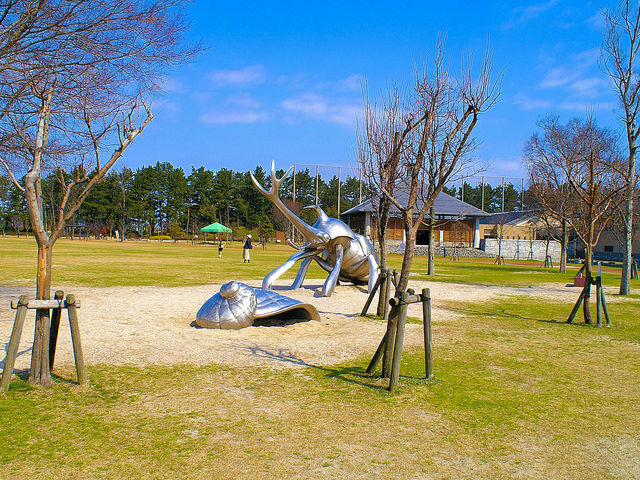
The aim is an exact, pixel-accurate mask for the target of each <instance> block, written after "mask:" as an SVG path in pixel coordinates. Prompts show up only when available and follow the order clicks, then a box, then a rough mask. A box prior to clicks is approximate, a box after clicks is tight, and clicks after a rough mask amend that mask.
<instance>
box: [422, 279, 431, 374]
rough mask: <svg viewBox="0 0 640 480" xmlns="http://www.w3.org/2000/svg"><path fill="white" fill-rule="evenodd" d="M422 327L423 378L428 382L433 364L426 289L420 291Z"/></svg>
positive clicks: (429, 293) (429, 296)
mask: <svg viewBox="0 0 640 480" xmlns="http://www.w3.org/2000/svg"><path fill="white" fill-rule="evenodd" d="M422 326H423V331H424V370H425V378H426V379H427V380H430V379H431V376H432V375H433V363H432V343H431V292H430V290H429V289H428V288H423V289H422Z"/></svg>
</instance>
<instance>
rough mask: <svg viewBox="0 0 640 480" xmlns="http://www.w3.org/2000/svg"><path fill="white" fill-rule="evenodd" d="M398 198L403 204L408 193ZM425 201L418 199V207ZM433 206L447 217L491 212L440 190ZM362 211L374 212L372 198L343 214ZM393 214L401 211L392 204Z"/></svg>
mask: <svg viewBox="0 0 640 480" xmlns="http://www.w3.org/2000/svg"><path fill="white" fill-rule="evenodd" d="M396 198H397V200H398V201H399V202H400V203H401V204H402V203H406V201H407V198H408V193H407V192H405V191H400V192H398V193H397V196H396ZM422 205H423V203H422V202H421V201H420V200H418V201H417V202H416V209H418V210H419V209H420V208H422ZM433 207H434V211H435V214H436V215H440V216H447V217H486V216H488V215H489V214H488V213H486V212H483V211H482V210H480V209H479V208H476V207H474V206H473V205H470V204H468V203H466V202H463V201H462V200H459V199H457V198H455V197H452V196H451V195H448V194H446V193H444V192H440V193H439V194H438V196H437V197H436V199H435V201H434V202H433ZM361 212H370V213H374V212H375V209H374V208H373V205H372V203H371V200H367V201H365V202H362V203H361V204H360V205H356V206H355V207H353V208H350V209H349V210H347V211H346V212H343V213H342V215H352V214H354V213H361ZM390 213H391V215H398V214H399V213H400V211H399V210H398V209H397V208H396V207H395V206H393V205H392V206H391V212H390Z"/></svg>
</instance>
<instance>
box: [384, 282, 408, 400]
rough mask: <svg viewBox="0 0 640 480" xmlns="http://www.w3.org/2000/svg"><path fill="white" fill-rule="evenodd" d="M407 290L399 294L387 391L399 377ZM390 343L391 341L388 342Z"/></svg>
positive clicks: (394, 386)
mask: <svg viewBox="0 0 640 480" xmlns="http://www.w3.org/2000/svg"><path fill="white" fill-rule="evenodd" d="M408 295H409V294H408V293H407V292H402V293H401V294H400V305H399V306H398V317H397V318H398V321H397V327H396V339H395V346H394V348H393V362H392V364H391V375H390V379H389V391H390V392H393V390H394V389H395V388H396V385H397V384H398V378H399V377H400V365H401V362H402V346H403V344H404V328H405V325H406V324H407V307H408V305H407V296H408ZM389 343H391V342H389Z"/></svg>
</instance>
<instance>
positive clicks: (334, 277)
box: [322, 244, 343, 297]
mask: <svg viewBox="0 0 640 480" xmlns="http://www.w3.org/2000/svg"><path fill="white" fill-rule="evenodd" d="M342 253H343V249H342V245H340V244H337V245H336V264H335V265H334V267H333V270H331V273H330V274H329V277H327V281H326V282H324V286H323V287H322V295H323V296H325V297H330V296H331V294H332V293H333V291H334V290H335V288H336V284H337V283H338V276H339V275H340V269H341V268H342Z"/></svg>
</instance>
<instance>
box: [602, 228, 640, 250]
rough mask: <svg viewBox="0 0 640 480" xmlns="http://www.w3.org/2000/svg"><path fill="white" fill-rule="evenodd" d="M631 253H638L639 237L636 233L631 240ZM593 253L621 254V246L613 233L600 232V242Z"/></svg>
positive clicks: (639, 248) (639, 246)
mask: <svg viewBox="0 0 640 480" xmlns="http://www.w3.org/2000/svg"><path fill="white" fill-rule="evenodd" d="M632 248H633V252H634V253H636V252H640V235H638V234H637V233H636V235H635V236H634V238H633V247H632ZM594 253H622V244H621V243H620V241H619V240H618V237H617V236H616V235H615V234H614V233H613V232H608V231H605V232H602V235H600V241H599V242H598V244H597V245H596V248H595V249H594Z"/></svg>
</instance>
